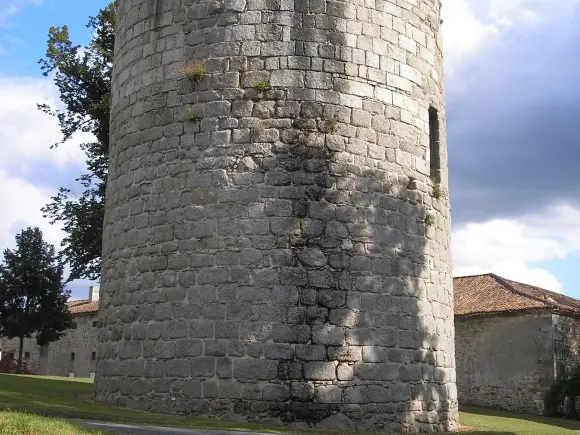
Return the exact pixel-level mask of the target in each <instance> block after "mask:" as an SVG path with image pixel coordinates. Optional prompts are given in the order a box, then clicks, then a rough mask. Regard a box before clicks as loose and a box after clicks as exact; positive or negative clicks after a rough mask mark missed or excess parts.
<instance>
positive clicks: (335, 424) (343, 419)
mask: <svg viewBox="0 0 580 435" xmlns="http://www.w3.org/2000/svg"><path fill="white" fill-rule="evenodd" d="M316 427H319V428H321V429H337V430H356V424H355V422H354V421H352V420H351V419H350V418H348V417H347V416H346V415H344V414H342V413H338V414H333V415H331V416H330V417H326V418H325V419H324V420H322V421H321V422H320V423H318V424H317V425H316Z"/></svg>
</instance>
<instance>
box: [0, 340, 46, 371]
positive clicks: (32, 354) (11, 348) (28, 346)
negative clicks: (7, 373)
mask: <svg viewBox="0 0 580 435" xmlns="http://www.w3.org/2000/svg"><path fill="white" fill-rule="evenodd" d="M19 347H20V340H18V339H17V338H16V339H12V340H9V339H8V338H6V337H2V343H1V345H0V348H1V349H2V360H6V359H8V358H10V355H13V356H14V361H18V350H19ZM27 353H28V355H29V357H28V358H26V354H27ZM22 354H23V355H22V362H23V363H24V364H26V368H27V370H28V371H29V372H30V373H33V374H38V372H39V365H40V347H39V346H38V345H37V344H36V340H35V339H34V338H25V339H24V347H23V349H22Z"/></svg>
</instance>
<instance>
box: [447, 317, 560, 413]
mask: <svg viewBox="0 0 580 435" xmlns="http://www.w3.org/2000/svg"><path fill="white" fill-rule="evenodd" d="M552 337H553V334H552V315H551V314H540V315H535V314H533V315H522V314H518V315H511V316H510V315H503V316H497V315H496V316H485V317H479V316H478V317H467V318H462V317H457V318H456V319H455V349H456V353H455V358H456V361H457V392H458V396H459V402H460V403H461V404H465V405H477V406H483V407H488V408H500V409H505V410H508V411H516V412H526V413H531V414H538V413H539V412H540V410H541V409H543V408H541V406H542V401H543V395H544V393H545V392H546V390H547V388H548V387H549V386H550V385H551V383H552V382H553V379H554V359H553V341H552Z"/></svg>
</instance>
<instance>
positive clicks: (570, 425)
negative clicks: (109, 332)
mask: <svg viewBox="0 0 580 435" xmlns="http://www.w3.org/2000/svg"><path fill="white" fill-rule="evenodd" d="M92 394H93V385H92V380H90V379H84V378H59V377H48V376H46V377H43V376H25V375H4V374H0V411H2V410H11V411H20V412H27V413H33V414H36V415H40V416H45V417H56V418H70V419H83V420H90V421H101V422H117V423H122V424H137V425H144V426H159V427H180V428H187V429H208V430H211V429H215V430H229V431H238V432H261V433H271V434H289V433H294V434H328V435H346V434H347V433H348V432H346V431H336V430H321V429H311V428H308V429H303V428H296V427H288V426H273V425H263V424H257V423H238V422H232V421H220V420H216V419H204V418H195V417H187V416H178V415H165V414H156V413H151V412H146V411H138V410H134V409H129V408H123V407H117V406H112V405H107V404H103V403H99V402H96V401H94V400H92ZM460 420H461V423H462V424H463V425H465V426H467V427H469V428H473V429H474V430H469V431H465V432H461V433H465V434H471V435H492V434H495V435H560V434H572V433H578V432H575V430H580V422H578V421H573V420H561V419H549V418H546V417H540V416H524V415H518V414H513V413H505V412H504V413H502V412H501V411H498V412H495V411H490V410H478V409H477V408H465V409H464V408H463V407H461V412H460ZM72 433H74V432H72ZM86 433H90V432H86ZM97 433H98V432H97ZM351 433H352V432H351ZM32 434H35V435H36V433H35V432H32ZM40 434H41V435H45V433H40ZM79 434H83V432H79ZM358 434H360V432H358ZM0 435H4V434H3V433H2V432H0ZM9 435H12V434H9ZM46 435H52V434H51V433H50V432H47V433H46Z"/></svg>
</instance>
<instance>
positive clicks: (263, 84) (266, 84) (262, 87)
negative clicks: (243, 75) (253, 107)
mask: <svg viewBox="0 0 580 435" xmlns="http://www.w3.org/2000/svg"><path fill="white" fill-rule="evenodd" d="M253 87H254V89H256V90H257V91H267V90H268V89H270V88H271V87H272V86H271V85H270V79H264V80H262V81H259V82H256V83H254V86H253Z"/></svg>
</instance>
